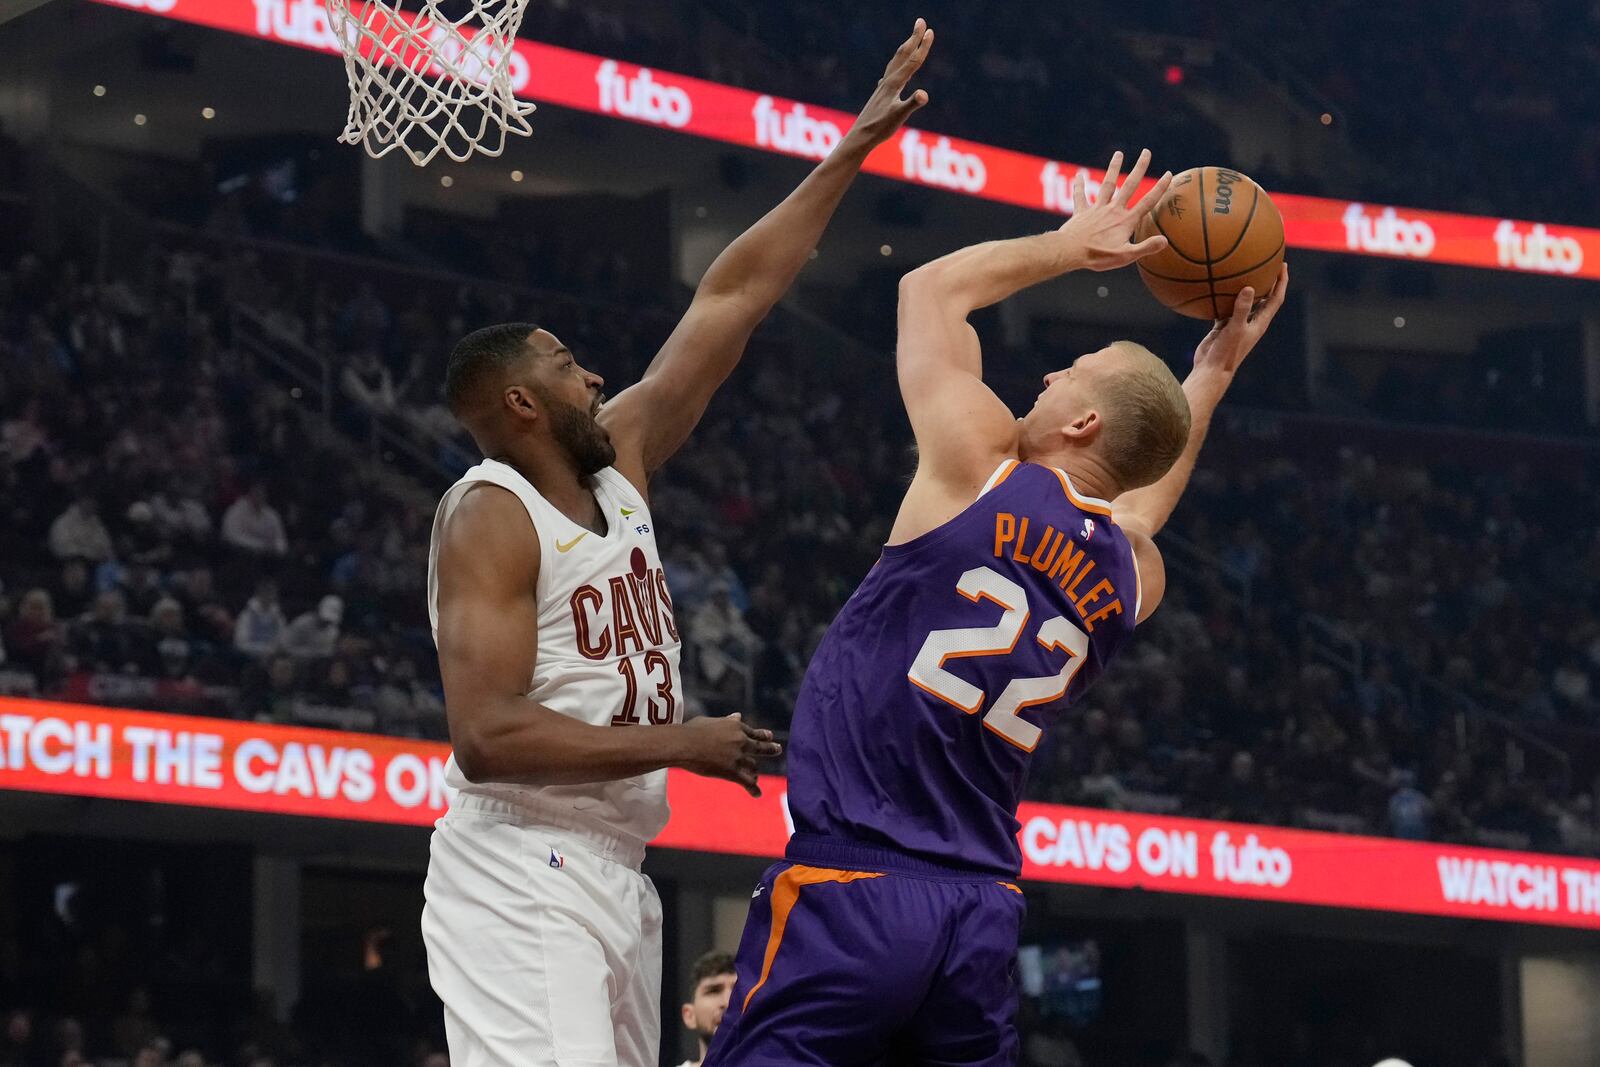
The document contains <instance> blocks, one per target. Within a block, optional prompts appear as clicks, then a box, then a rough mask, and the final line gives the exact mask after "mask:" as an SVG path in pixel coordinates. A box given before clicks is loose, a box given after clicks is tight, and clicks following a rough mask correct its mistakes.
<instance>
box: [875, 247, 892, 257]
mask: <svg viewBox="0 0 1600 1067" xmlns="http://www.w3.org/2000/svg"><path fill="white" fill-rule="evenodd" d="M878 255H880V256H892V255H894V247H893V246H892V245H879V246H878Z"/></svg>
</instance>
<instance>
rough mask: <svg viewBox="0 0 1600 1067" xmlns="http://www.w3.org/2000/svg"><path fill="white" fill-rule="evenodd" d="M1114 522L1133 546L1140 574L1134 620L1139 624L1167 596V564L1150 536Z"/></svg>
mask: <svg viewBox="0 0 1600 1067" xmlns="http://www.w3.org/2000/svg"><path fill="white" fill-rule="evenodd" d="M1114 521H1116V523H1117V526H1118V528H1119V529H1121V530H1122V533H1123V536H1125V537H1126V538H1127V539H1128V544H1130V545H1132V546H1133V565H1134V568H1135V569H1136V570H1137V571H1138V572H1139V614H1138V617H1137V618H1135V619H1134V622H1135V623H1136V624H1137V623H1141V622H1144V620H1146V619H1148V618H1149V617H1150V616H1151V615H1152V614H1154V613H1155V610H1156V608H1157V607H1159V606H1160V605H1161V598H1162V597H1164V596H1166V593H1167V564H1166V561H1165V560H1163V559H1162V558H1161V550H1160V549H1159V548H1157V547H1156V543H1155V541H1154V540H1152V539H1151V537H1150V535H1149V534H1146V533H1145V532H1144V531H1142V530H1140V529H1139V528H1138V527H1137V526H1136V525H1134V524H1131V523H1130V524H1128V525H1124V524H1123V523H1122V521H1121V520H1120V519H1116V520H1114Z"/></svg>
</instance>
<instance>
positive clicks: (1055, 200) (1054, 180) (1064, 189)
mask: <svg viewBox="0 0 1600 1067" xmlns="http://www.w3.org/2000/svg"><path fill="white" fill-rule="evenodd" d="M1080 175H1081V176H1082V177H1083V195H1084V197H1085V198H1086V199H1088V201H1089V203H1090V205H1093V204H1094V203H1095V201H1096V200H1098V199H1099V198H1100V185H1099V183H1097V182H1095V181H1093V180H1092V176H1091V175H1090V174H1089V168H1088V167H1074V168H1072V170H1071V172H1070V173H1069V172H1068V171H1066V170H1063V169H1062V167H1061V165H1060V164H1059V163H1054V162H1051V163H1046V164H1045V165H1044V166H1043V167H1042V168H1041V169H1040V171H1039V184H1040V185H1041V186H1043V188H1044V209H1045V210H1046V211H1059V212H1061V213H1062V214H1064V215H1070V214H1072V211H1073V207H1072V183H1073V182H1075V181H1077V180H1078V177H1079V176H1080Z"/></svg>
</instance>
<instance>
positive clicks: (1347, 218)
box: [1344, 204, 1434, 259]
mask: <svg viewBox="0 0 1600 1067" xmlns="http://www.w3.org/2000/svg"><path fill="white" fill-rule="evenodd" d="M1344 243H1345V247H1346V248H1349V249H1350V250H1351V251H1352V252H1379V253H1382V254H1384V255H1390V256H1415V257H1417V258H1419V259H1421V258H1426V257H1427V256H1429V255H1431V254H1432V252H1433V246H1434V236H1433V227H1432V226H1429V225H1428V224H1427V223H1426V222H1423V221H1422V220H1421V219H1408V218H1406V217H1405V216H1403V215H1401V214H1399V213H1398V212H1396V211H1395V209H1394V208H1392V207H1386V208H1384V209H1383V210H1382V211H1380V212H1379V213H1378V215H1377V217H1376V218H1374V217H1373V216H1371V215H1368V214H1367V210H1366V208H1365V207H1364V206H1362V205H1361V204H1351V205H1350V206H1349V207H1347V208H1345V209H1344Z"/></svg>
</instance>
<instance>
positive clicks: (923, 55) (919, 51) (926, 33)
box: [906, 19, 933, 78]
mask: <svg viewBox="0 0 1600 1067" xmlns="http://www.w3.org/2000/svg"><path fill="white" fill-rule="evenodd" d="M917 25H919V26H926V25H927V24H926V23H924V22H923V21H922V20H921V19H918V20H917ZM932 47H933V31H932V30H930V29H924V30H923V31H922V32H921V33H920V34H919V35H918V36H917V43H916V46H915V47H914V48H912V49H911V55H910V56H908V57H907V62H906V77H908V78H909V77H910V76H911V75H913V74H915V73H916V72H917V70H918V69H919V68H920V67H921V66H922V63H923V61H924V60H925V59H927V58H928V50H929V49H930V48H932Z"/></svg>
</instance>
